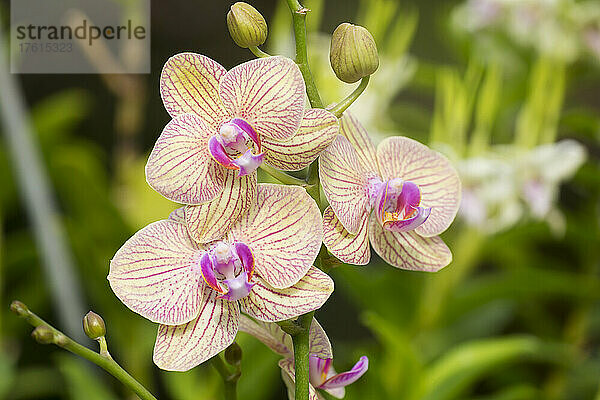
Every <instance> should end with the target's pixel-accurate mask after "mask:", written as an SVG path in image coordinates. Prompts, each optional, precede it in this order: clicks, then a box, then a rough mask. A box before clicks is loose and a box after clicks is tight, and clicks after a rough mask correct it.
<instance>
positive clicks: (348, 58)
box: [329, 22, 379, 83]
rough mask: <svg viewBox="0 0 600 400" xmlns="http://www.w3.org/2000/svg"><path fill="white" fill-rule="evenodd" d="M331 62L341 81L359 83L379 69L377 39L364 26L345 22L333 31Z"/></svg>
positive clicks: (330, 52)
mask: <svg viewBox="0 0 600 400" xmlns="http://www.w3.org/2000/svg"><path fill="white" fill-rule="evenodd" d="M329 61H330V62H331V68H333V72H335V75H336V76H337V77H338V78H339V79H340V80H342V81H344V82H346V83H354V82H357V81H359V80H361V79H362V78H364V77H366V76H369V75H371V74H373V72H375V71H376V70H377V68H378V67H379V55H378V53H377V46H376V45H375V39H373V36H371V34H370V33H369V31H368V30H366V29H365V28H363V27H362V26H358V25H352V24H349V23H347V22H344V23H343V24H340V25H339V26H338V27H337V28H336V29H335V31H333V36H332V38H331V48H330V51H329Z"/></svg>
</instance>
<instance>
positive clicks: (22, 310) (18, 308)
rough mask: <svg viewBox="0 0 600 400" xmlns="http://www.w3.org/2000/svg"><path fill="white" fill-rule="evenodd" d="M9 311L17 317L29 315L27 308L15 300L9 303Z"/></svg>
mask: <svg viewBox="0 0 600 400" xmlns="http://www.w3.org/2000/svg"><path fill="white" fill-rule="evenodd" d="M10 311H12V312H14V313H15V314H17V315H18V316H19V317H24V316H25V315H27V314H28V313H29V309H28V308H27V306H26V305H25V304H23V303H21V302H20V301H18V300H15V301H13V302H12V303H10Z"/></svg>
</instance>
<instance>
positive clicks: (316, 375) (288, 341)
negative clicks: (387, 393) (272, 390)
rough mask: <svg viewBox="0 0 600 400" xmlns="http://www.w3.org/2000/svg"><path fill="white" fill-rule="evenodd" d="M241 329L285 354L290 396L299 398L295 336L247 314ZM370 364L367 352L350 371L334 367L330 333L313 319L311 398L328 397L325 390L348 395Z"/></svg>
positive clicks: (285, 377) (283, 361) (284, 373)
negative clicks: (339, 370) (296, 377)
mask: <svg viewBox="0 0 600 400" xmlns="http://www.w3.org/2000/svg"><path fill="white" fill-rule="evenodd" d="M240 330H241V331H243V332H246V333H249V334H250V335H252V336H254V337H256V338H257V339H258V340H260V341H261V342H263V343H264V344H265V345H266V346H268V347H269V348H270V349H271V350H273V351H274V352H275V353H277V354H279V355H281V356H282V357H283V358H282V359H281V360H280V361H279V367H280V368H281V376H282V378H283V381H284V383H285V384H286V386H287V388H288V397H289V399H290V400H295V398H296V397H295V390H294V387H295V373H294V348H293V345H292V338H291V336H290V335H288V334H287V333H285V332H284V331H283V330H282V329H281V328H280V327H279V326H278V325H277V324H273V323H266V322H261V321H257V320H255V319H252V318H250V317H247V316H245V315H242V317H241V319H240ZM368 368H369V359H368V358H367V357H366V356H362V357H360V360H359V361H358V362H357V363H356V364H355V365H354V366H353V367H352V368H351V369H350V370H349V371H346V372H341V373H337V372H336V371H335V369H334V368H333V351H332V349H331V343H330V341H329V338H328V337H327V334H326V333H325V331H324V330H323V328H322V327H321V325H320V324H319V323H318V322H317V320H316V319H313V320H312V321H311V326H310V331H309V399H311V400H324V398H323V395H322V394H321V391H325V392H327V393H329V394H330V395H332V396H333V397H336V398H338V399H342V398H344V395H345V389H344V388H345V387H346V386H348V385H350V384H352V383H354V382H356V381H357V380H358V379H359V378H360V377H361V376H362V375H364V374H365V373H366V372H367V369H368Z"/></svg>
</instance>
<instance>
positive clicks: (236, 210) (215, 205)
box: [185, 171, 257, 243]
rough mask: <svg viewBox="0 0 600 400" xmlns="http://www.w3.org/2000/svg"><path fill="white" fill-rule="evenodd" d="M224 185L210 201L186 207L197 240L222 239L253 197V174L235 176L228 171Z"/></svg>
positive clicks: (254, 176)
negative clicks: (221, 190)
mask: <svg viewBox="0 0 600 400" xmlns="http://www.w3.org/2000/svg"><path fill="white" fill-rule="evenodd" d="M224 187H225V188H224V190H223V192H221V194H220V195H219V196H218V197H217V198H215V199H214V200H213V201H211V202H209V203H205V204H201V205H197V206H187V207H185V221H186V224H187V225H188V229H189V230H190V235H191V236H192V237H193V238H194V239H195V240H196V241H198V242H200V243H208V242H211V241H213V240H219V239H222V238H223V237H224V236H225V234H226V233H227V232H228V231H229V229H230V228H231V226H232V225H233V224H234V223H236V222H237V221H238V220H239V219H240V217H241V216H242V215H243V214H244V213H245V212H246V211H247V210H248V209H250V207H251V205H252V204H254V202H255V200H256V190H257V184H256V174H252V175H248V176H243V177H237V176H236V173H235V172H234V171H227V175H226V176H225V183H224Z"/></svg>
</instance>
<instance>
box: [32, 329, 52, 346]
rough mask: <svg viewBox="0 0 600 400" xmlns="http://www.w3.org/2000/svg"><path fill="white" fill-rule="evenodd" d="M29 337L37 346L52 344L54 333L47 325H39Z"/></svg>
mask: <svg viewBox="0 0 600 400" xmlns="http://www.w3.org/2000/svg"><path fill="white" fill-rule="evenodd" d="M31 336H32V337H33V338H34V339H35V341H36V342H38V343H39V344H50V343H54V331H53V330H52V328H50V327H49V326H47V325H40V326H38V327H36V328H35V329H34V330H33V332H31Z"/></svg>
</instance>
